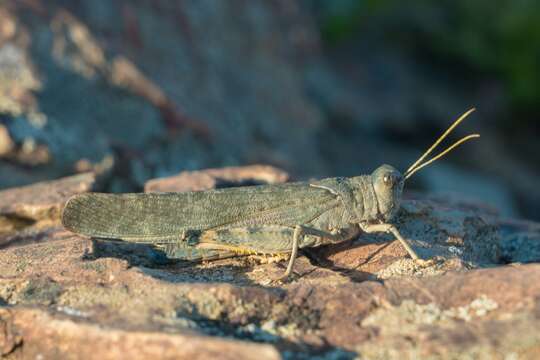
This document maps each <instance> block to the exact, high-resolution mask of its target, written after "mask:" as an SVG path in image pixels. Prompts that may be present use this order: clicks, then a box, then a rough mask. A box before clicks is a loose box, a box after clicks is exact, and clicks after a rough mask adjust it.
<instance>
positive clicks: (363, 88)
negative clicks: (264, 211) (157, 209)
mask: <svg viewBox="0 0 540 360" xmlns="http://www.w3.org/2000/svg"><path fill="white" fill-rule="evenodd" d="M539 90H540V3H539V2H537V1H534V0H490V1H488V0H476V1H467V0H452V1H445V0H441V1H437V2H433V1H427V0H417V1H412V2H403V1H397V0H378V1H375V0H337V1H324V0H311V1H307V0H305V1H302V0H176V1H173V0H115V1H109V0H2V1H1V2H0V188H6V187H12V186H19V185H24V184H29V183H33V182H36V181H41V180H46V179H54V178H58V177H61V176H66V175H69V174H74V173H77V172H83V171H89V170H94V171H102V172H108V173H109V174H110V176H109V177H108V178H107V182H106V184H105V189H104V190H106V191H113V192H125V191H141V189H142V187H143V184H144V182H145V181H146V180H148V179H150V178H155V177H162V176H168V175H172V174H176V173H178V172H180V171H183V170H193V169H201V168H207V167H221V166H231V165H245V164H254V163H265V164H271V165H275V166H278V167H281V168H283V169H285V170H287V171H289V172H290V173H291V175H292V176H293V177H294V178H296V179H309V178H312V177H329V176H352V175H359V174H364V173H369V172H371V171H372V170H373V169H374V168H375V167H377V166H379V165H381V164H383V163H389V164H392V165H394V166H396V167H397V168H398V169H406V168H407V167H408V166H409V165H410V164H411V163H412V162H413V161H415V160H416V159H417V157H418V156H419V155H420V154H421V153H422V152H423V151H424V150H425V149H426V148H427V147H428V146H429V145H430V144H431V143H432V142H433V141H434V140H435V138H436V137H437V136H438V135H439V134H440V133H441V132H442V131H443V130H444V129H445V128H446V127H447V126H448V125H450V124H451V122H452V121H453V120H454V119H456V118H457V117H458V116H459V115H460V114H461V113H463V112H465V111H466V110H467V109H469V108H471V107H473V106H475V107H477V109H478V110H477V112H476V113H474V114H473V115H472V116H471V117H470V118H469V119H468V120H467V121H465V122H464V123H463V124H462V125H461V126H460V127H459V128H458V129H457V131H456V133H454V134H453V135H452V137H451V140H456V139H457V138H458V137H461V136H463V135H466V134H468V133H472V132H479V133H481V134H482V138H481V139H480V140H479V141H475V142H471V143H469V144H467V145H465V146H463V147H462V148H459V149H458V150H456V151H455V152H453V153H451V154H450V155H449V156H447V157H446V158H445V159H444V160H442V161H440V162H438V163H436V164H435V165H433V166H431V167H429V168H426V169H425V170H423V171H421V172H419V173H418V174H417V175H415V176H414V177H413V178H412V179H411V181H410V183H408V184H407V188H408V189H409V190H413V191H427V192H430V193H433V194H436V195H437V194H453V195H452V196H458V197H460V198H462V199H465V200H471V201H474V200H480V201H483V202H484V203H486V204H488V205H490V206H492V207H494V208H496V209H498V210H499V211H500V213H501V214H502V215H504V216H512V217H523V218H530V219H536V220H540V189H539V186H540V164H539V161H538V160H539V159H540V157H539V155H540V140H539V135H540V131H539V128H540V91H539Z"/></svg>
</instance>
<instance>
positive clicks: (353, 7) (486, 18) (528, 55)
mask: <svg viewBox="0 0 540 360" xmlns="http://www.w3.org/2000/svg"><path fill="white" fill-rule="evenodd" d="M332 3H333V4H332V6H326V7H325V11H323V15H322V35H323V39H325V40H326V42H327V43H328V44H329V45H335V44H338V43H341V42H343V41H347V40H351V39H353V38H360V39H361V38H362V36H370V34H372V32H373V31H376V32H378V33H382V34H384V40H385V41H390V42H392V41H395V44H396V45H397V46H403V45H406V46H409V47H412V48H414V49H415V50H421V51H422V50H424V51H426V53H429V54H430V55H431V54H434V55H435V56H438V57H440V58H441V59H447V60H452V61H457V62H461V63H463V64H467V65H469V66H470V67H471V68H473V69H476V70H477V71H478V73H479V74H488V75H490V76H494V77H496V78H497V79H499V80H500V81H501V82H502V83H503V84H504V86H505V88H506V90H507V91H508V95H509V96H510V100H511V103H512V104H513V105H514V106H519V107H522V106H523V107H528V108H536V109H538V108H539V107H540V1H537V0H454V1H449V0H445V1H430V0H417V1H407V2H405V1H398V0H378V1H375V0H350V1H346V0H341V1H340V0H338V1H336V2H332ZM404 39H405V40H406V41H405V42H404V41H403V40H404Z"/></svg>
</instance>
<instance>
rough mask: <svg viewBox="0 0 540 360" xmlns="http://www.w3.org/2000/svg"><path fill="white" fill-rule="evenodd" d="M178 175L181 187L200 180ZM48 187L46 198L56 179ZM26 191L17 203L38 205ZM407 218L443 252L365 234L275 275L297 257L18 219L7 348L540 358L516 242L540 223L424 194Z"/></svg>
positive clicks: (531, 285)
mask: <svg viewBox="0 0 540 360" xmlns="http://www.w3.org/2000/svg"><path fill="white" fill-rule="evenodd" d="M210 172H211V173H220V172H219V171H218V170H211V171H210ZM202 173H204V172H202ZM222 173H228V174H229V175H230V178H234V179H239V178H241V177H240V175H241V174H245V173H246V172H245V171H243V169H227V170H224V171H223V172H222ZM175 179H176V180H169V181H168V183H167V186H175V181H179V183H180V184H183V185H184V186H185V184H186V183H185V182H184V180H183V179H184V178H182V177H178V178H175ZM60 181H65V180H60ZM68 183H70V182H68ZM187 184H191V185H190V186H200V183H198V182H196V181H195V182H188V183H187ZM75 188H77V187H75ZM27 189H31V188H30V187H29V188H27ZM42 189H43V196H44V198H46V197H45V194H46V191H52V192H53V193H54V192H55V189H56V188H55V187H54V186H48V187H44V188H42ZM19 191H20V190H19ZM20 194H21V195H20V196H19V197H16V198H15V200H13V201H15V202H16V201H17V198H18V199H20V200H21V201H23V202H26V201H27V200H26V199H27V198H25V197H24V195H23V193H20ZM50 196H52V195H50ZM60 199H61V197H60V198H59V200H58V201H60ZM51 203H53V201H51ZM396 225H397V226H398V227H400V229H401V230H402V232H403V233H404V234H405V235H406V236H407V237H409V238H410V239H411V241H412V242H413V245H414V246H415V247H417V249H418V250H419V252H420V253H421V254H422V255H423V256H426V257H427V256H434V255H436V256H438V257H439V258H440V260H439V262H436V263H435V264H433V265H430V266H427V267H426V266H418V265H416V264H414V262H412V261H411V260H409V259H408V258H407V257H406V253H405V251H404V250H402V249H401V247H400V246H399V244H398V243H397V242H395V241H394V242H389V240H390V239H389V238H388V237H387V236H384V235H383V236H361V237H360V238H359V239H357V240H354V241H350V242H346V243H342V244H337V245H330V246H325V247H321V248H318V249H309V250H307V251H305V252H304V255H305V256H300V257H299V258H298V260H297V263H296V267H295V275H294V276H293V277H292V279H291V280H290V281H289V282H286V283H276V282H272V281H270V279H272V278H275V277H277V276H279V275H281V274H282V273H283V271H284V267H285V264H284V263H283V262H281V263H279V262H278V263H276V262H271V261H263V260H264V259H261V258H258V257H237V258H231V259H223V260H219V261H214V262H208V263H186V262H174V261H173V262H170V261H164V259H163V258H160V255H159V252H157V251H156V250H153V249H152V247H151V246H148V245H141V244H130V243H125V242H121V241H105V240H98V239H89V238H86V237H82V236H77V235H74V234H71V233H69V232H67V231H65V230H63V229H62V228H60V227H44V228H36V229H34V230H33V231H32V232H28V231H25V230H17V229H15V230H13V232H14V234H15V235H14V236H17V239H18V240H17V242H16V244H18V245H19V246H10V247H7V248H4V249H2V250H0V264H1V265H0V351H1V352H2V354H3V355H5V356H7V357H8V358H14V359H17V358H34V357H36V356H38V355H39V354H42V356H45V357H46V358H47V357H53V358H54V357H62V358H81V357H82V358H100V359H102V358H103V359H108V358H116V357H118V356H119V354H120V353H121V354H122V355H125V356H126V357H130V358H145V357H160V358H208V357H212V356H217V355H218V354H219V355H220V356H221V357H227V356H229V357H230V358H247V359H249V358H253V356H256V357H257V358H261V359H266V358H268V359H273V358H280V357H283V358H298V357H309V356H314V355H318V356H321V357H322V358H344V359H352V358H355V357H357V356H362V357H364V358H367V359H378V358H384V359H414V358H418V357H422V358H442V359H457V358H479V359H506V358H508V357H512V356H513V357H517V358H519V359H522V358H523V359H534V358H535V355H536V354H537V352H538V351H539V349H540V332H538V328H540V320H539V319H540V310H539V309H540V306H539V301H540V281H539V280H540V265H538V264H528V265H520V264H519V263H517V262H519V261H520V257H521V256H525V257H526V256H528V255H527V251H526V249H527V247H528V246H531V249H533V248H534V247H535V246H536V245H535V244H534V243H532V244H528V243H525V242H518V243H516V244H514V245H513V246H514V247H510V244H511V242H512V241H513V240H512V238H511V237H510V236H511V235H512V234H519V233H522V232H524V231H527V232H528V233H529V234H530V236H533V234H537V235H536V236H538V234H539V233H540V225H539V224H536V223H532V222H520V221H510V220H500V219H499V218H498V217H497V216H496V214H495V213H493V211H491V210H490V209H489V208H486V207H484V206H478V205H474V204H472V203H466V204H465V203H462V202H460V201H450V200H449V199H446V200H442V199H433V198H424V199H422V200H407V201H405V202H404V206H403V209H402V211H401V212H400V214H399V217H398V219H397V221H396ZM499 229H501V231H502V236H503V239H506V240H505V241H504V242H503V245H501V243H500V239H501V235H500V234H499ZM518 237H519V236H518ZM517 245H519V251H517V250H516V249H517V247H516V246H517ZM501 246H502V248H501ZM452 247H453V248H455V249H453V248H452ZM452 249H453V250H452ZM456 249H458V250H459V251H458V250H456ZM512 249H513V250H512ZM501 253H502V254H503V255H504V254H506V255H507V256H510V255H511V256H510V257H506V258H505V257H504V256H502V257H501V255H500V254H501ZM508 254H510V255H508ZM510 259H511V261H512V262H516V263H515V264H511V265H505V266H503V265H502V264H501V262H508V261H509V260H510ZM527 259H529V260H530V261H532V259H531V258H530V257H529V258H527Z"/></svg>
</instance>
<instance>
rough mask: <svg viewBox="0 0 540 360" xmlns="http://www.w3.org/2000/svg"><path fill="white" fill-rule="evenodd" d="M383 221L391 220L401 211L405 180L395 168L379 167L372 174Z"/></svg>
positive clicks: (388, 166)
mask: <svg viewBox="0 0 540 360" xmlns="http://www.w3.org/2000/svg"><path fill="white" fill-rule="evenodd" d="M371 182H372V184H373V190H374V191H375V196H376V197H377V203H378V205H379V215H380V216H381V220H384V221H389V220H391V219H392V218H393V217H394V216H395V215H396V213H397V211H398V210H399V206H400V203H401V193H402V192H403V184H404V183H405V178H404V177H403V175H401V173H400V172H399V171H398V170H396V169H395V168H394V167H393V166H390V165H382V166H379V167H378V168H377V169H375V171H373V173H372V174H371Z"/></svg>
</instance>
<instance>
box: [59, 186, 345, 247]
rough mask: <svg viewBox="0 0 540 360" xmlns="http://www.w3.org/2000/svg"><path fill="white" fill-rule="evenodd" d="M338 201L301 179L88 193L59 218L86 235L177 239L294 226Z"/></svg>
mask: <svg viewBox="0 0 540 360" xmlns="http://www.w3.org/2000/svg"><path fill="white" fill-rule="evenodd" d="M338 205H339V200H338V198H337V196H336V195H335V194H333V193H331V192H330V191H328V190H325V189H321V188H316V187H312V186H309V184H306V183H291V184H281V185H264V186H253V187H242V188H227V189H218V190H210V191H202V192H186V193H140V194H100V193H87V194H81V195H76V196H74V197H73V198H71V199H70V200H69V201H68V203H67V204H66V207H65V209H64V212H63V216H62V223H63V224H64V226H65V227H66V228H67V229H68V230H71V231H73V232H76V233H80V234H84V235H87V236H93V237H103V238H115V239H123V240H131V241H142V242H151V241H158V240H162V239H167V238H177V237H178V236H180V235H181V234H182V232H183V231H186V230H207V229H219V228H225V227H243V226H257V225H283V226H294V225H297V224H303V223H307V222H309V221H311V220H312V219H314V218H316V217H318V216H319V215H321V214H322V213H324V212H325V211H327V210H329V209H332V208H334V207H336V206H338Z"/></svg>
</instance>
